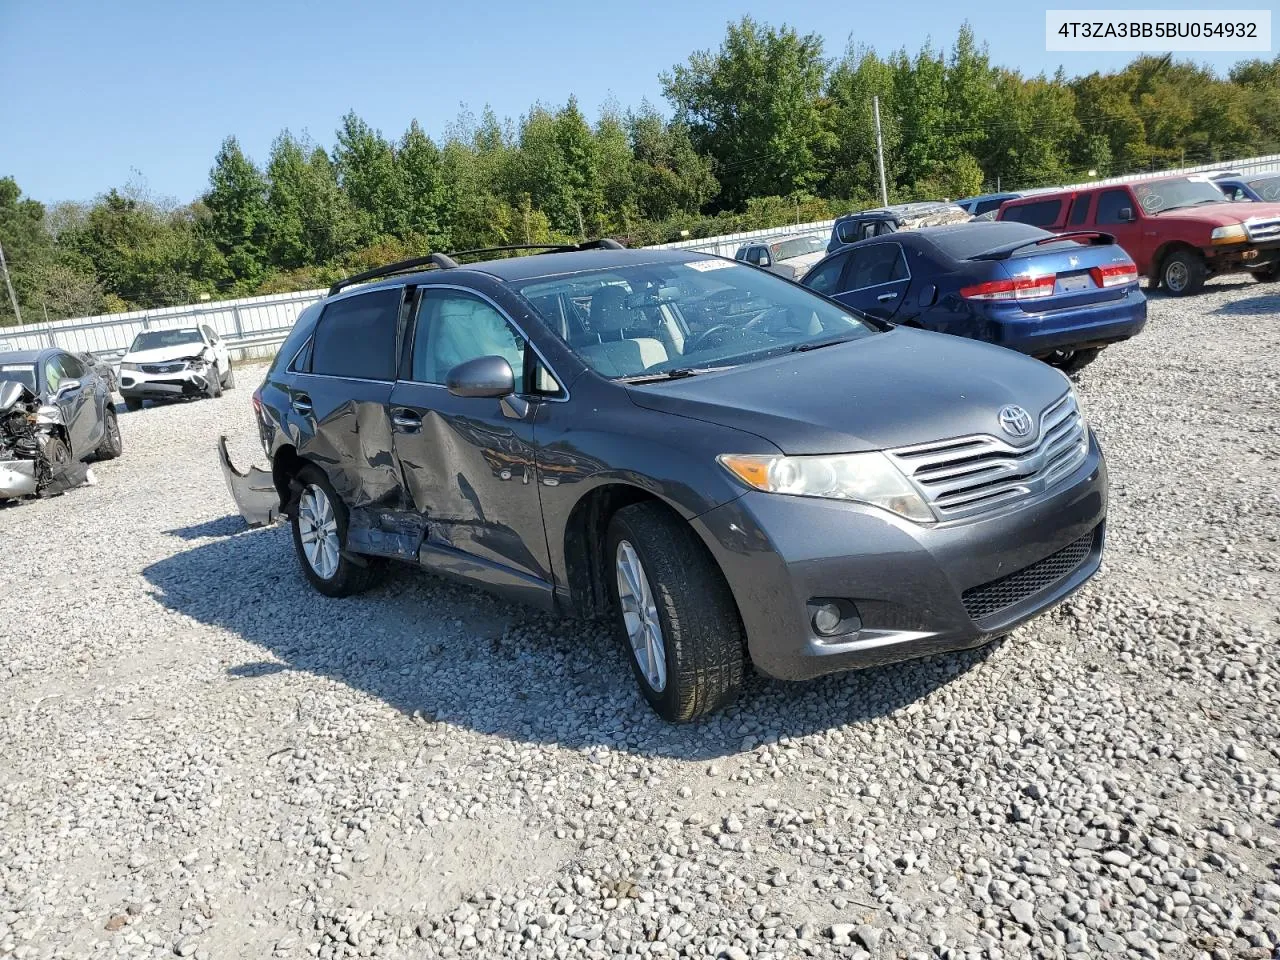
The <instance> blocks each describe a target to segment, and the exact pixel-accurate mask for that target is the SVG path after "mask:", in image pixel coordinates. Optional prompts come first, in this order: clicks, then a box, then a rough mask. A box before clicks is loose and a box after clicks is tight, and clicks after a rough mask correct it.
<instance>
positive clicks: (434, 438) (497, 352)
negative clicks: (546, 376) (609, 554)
mask: <svg viewBox="0 0 1280 960" xmlns="http://www.w3.org/2000/svg"><path fill="white" fill-rule="evenodd" d="M525 353H526V345H525V341H524V338H523V337H522V336H521V334H520V333H519V332H518V331H517V330H516V329H515V328H514V327H513V326H512V325H511V324H510V323H509V322H508V321H507V320H506V318H505V317H504V316H503V315H502V313H501V312H499V311H498V309H497V308H496V307H495V306H493V305H492V304H491V303H490V302H488V301H487V300H485V299H483V298H481V297H478V296H476V295H474V294H472V293H468V292H465V291H462V290H459V289H456V288H451V287H425V288H423V289H422V290H421V291H420V295H419V302H418V307H417V310H416V316H415V317H414V322H413V325H412V346H411V348H410V349H409V351H408V354H409V355H408V357H407V363H406V365H405V369H403V370H402V372H401V380H400V381H399V382H398V383H397V384H396V386H395V389H394V390H393V391H392V394H391V407H390V413H391V424H392V432H393V436H394V444H395V451H396V456H397V458H398V459H399V461H400V465H401V468H402V470H403V475H404V482H405V486H406V490H407V493H408V495H409V500H410V502H411V503H412V505H413V508H414V509H415V510H417V511H419V512H421V513H423V514H425V515H426V520H427V541H426V544H425V545H424V547H423V553H422V555H421V560H422V562H423V563H424V564H425V565H427V566H432V567H436V568H440V569H445V570H446V571H447V570H448V569H449V568H450V566H451V565H453V567H454V569H457V570H458V572H464V565H465V572H466V573H467V574H468V575H469V576H473V577H475V576H480V577H481V578H482V579H487V580H489V582H490V583H491V584H492V585H493V586H496V587H506V588H508V589H509V590H511V591H513V592H515V593H519V594H522V595H523V599H526V600H529V601H532V602H535V603H536V602H540V601H543V600H545V601H547V602H549V600H550V583H551V573H550V570H549V565H548V557H547V540H546V532H545V530H544V529H543V525H542V510H541V506H540V502H539V497H538V487H537V478H536V472H535V468H534V435H533V434H534V427H533V415H534V412H535V411H536V409H537V406H536V405H534V406H533V407H532V408H526V406H525V405H523V404H521V405H520V406H521V408H522V409H523V410H524V412H525V415H524V416H516V415H514V414H515V413H516V411H515V410H514V409H512V406H511V405H509V404H504V403H503V401H501V400H498V399H494V398H492V397H484V398H481V397H457V396H454V395H452V394H451V393H450V392H449V390H448V388H447V387H446V386H445V381H446V379H447V377H448V374H449V371H450V370H452V369H453V368H454V367H456V366H457V365H458V364H461V363H464V362H465V361H467V360H473V359H476V358H477V357H484V356H499V357H502V358H503V359H505V360H506V361H507V362H508V363H509V364H510V365H511V369H512V371H513V373H514V374H515V383H516V390H517V392H523V386H522V385H523V383H524V377H525Z"/></svg>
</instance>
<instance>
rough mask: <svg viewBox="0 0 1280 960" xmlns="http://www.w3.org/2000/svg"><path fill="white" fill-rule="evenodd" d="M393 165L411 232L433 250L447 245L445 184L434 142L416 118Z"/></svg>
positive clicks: (405, 135)
mask: <svg viewBox="0 0 1280 960" xmlns="http://www.w3.org/2000/svg"><path fill="white" fill-rule="evenodd" d="M396 167H397V172H398V179H399V181H400V184H401V189H402V203H403V204H404V206H403V210H402V211H401V214H402V221H403V224H404V227H405V229H406V230H407V231H408V232H409V233H410V234H412V235H416V236H420V237H422V238H423V240H424V241H425V243H426V245H427V246H429V247H430V248H431V249H433V250H439V249H444V248H445V247H447V246H448V245H449V234H448V230H447V229H446V225H445V220H446V205H447V192H448V191H447V187H446V184H445V180H444V170H443V166H442V163H441V159H440V148H439V147H437V146H436V145H435V142H434V141H432V139H431V138H430V137H428V136H427V135H426V134H425V133H423V132H422V128H421V127H420V126H418V121H417V120H414V121H413V122H412V123H410V124H409V129H408V130H406V131H405V134H404V136H403V137H402V138H401V140H400V148H399V150H398V151H397V152H396Z"/></svg>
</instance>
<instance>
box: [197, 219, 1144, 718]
mask: <svg viewBox="0 0 1280 960" xmlns="http://www.w3.org/2000/svg"><path fill="white" fill-rule="evenodd" d="M985 226H991V225H985ZM995 226H996V228H997V229H998V230H999V231H1000V232H1001V235H1002V237H1005V241H1004V243H1003V246H1001V247H1000V248H999V249H998V250H997V249H996V248H995V247H989V246H988V247H984V246H983V245H982V244H981V243H979V244H977V245H976V246H974V245H972V244H970V245H966V244H965V243H964V242H962V241H963V236H964V235H963V233H962V232H960V231H961V228H960V227H939V228H933V233H932V234H930V233H929V232H928V231H925V230H921V231H918V235H919V236H920V237H925V236H930V235H932V236H934V237H935V238H937V237H942V238H944V239H943V240H937V239H935V240H933V241H930V243H932V244H933V246H926V245H921V246H918V247H917V246H916V245H915V237H916V236H917V233H907V232H902V233H897V234H893V235H891V236H889V237H887V238H882V237H877V238H876V239H875V240H874V241H871V242H870V243H869V244H867V245H865V246H864V245H857V244H855V245H853V246H851V247H849V248H848V250H843V249H842V250H841V251H839V252H838V253H837V254H836V255H835V256H836V257H837V258H841V259H840V262H839V271H838V273H839V276H840V278H841V279H840V280H838V281H836V282H835V283H834V285H833V286H832V290H834V292H835V293H837V294H840V293H842V292H844V291H841V290H838V289H835V288H836V287H838V286H840V284H841V283H843V282H845V281H844V280H843V278H844V277H846V276H852V277H854V278H862V277H863V276H864V275H874V276H876V277H879V276H881V274H884V275H885V276H886V277H887V280H886V281H885V282H886V283H888V284H889V285H890V286H889V287H886V288H884V289H885V290H890V289H892V290H895V291H900V292H899V293H898V297H899V298H902V299H906V298H907V297H908V296H910V297H911V298H913V299H914V300H915V301H916V302H917V303H918V302H922V301H924V300H931V301H936V302H937V303H942V302H943V301H946V302H947V303H953V302H954V301H955V298H957V297H958V298H959V299H960V300H962V301H965V302H966V303H968V302H970V301H972V302H975V303H984V302H985V303H992V304H1000V303H1001V302H1002V301H1004V300H1006V299H1007V300H1008V302H1007V303H1004V306H1005V307H1007V308H1009V309H1020V298H1019V294H1021V293H1023V292H1025V291H1027V290H1029V289H1030V288H1029V287H1027V286H1026V285H1025V283H1024V282H1023V281H1024V277H1025V275H1026V270H1025V269H1024V267H1025V265H1026V263H1027V262H1032V261H1036V258H1038V257H1051V258H1053V260H1054V262H1057V261H1059V260H1061V261H1062V262H1063V263H1064V264H1065V265H1067V266H1071V263H1070V258H1071V257H1073V256H1074V257H1079V258H1082V260H1081V263H1080V265H1079V270H1076V269H1075V268H1074V267H1072V269H1070V270H1068V269H1065V268H1063V269H1061V270H1060V271H1059V272H1060V273H1061V274H1062V280H1061V281H1060V280H1056V279H1055V281H1054V286H1053V290H1052V291H1050V293H1049V295H1050V296H1053V297H1058V296H1061V297H1065V298H1067V299H1066V300H1064V301H1063V303H1064V305H1066V306H1064V309H1069V308H1070V307H1069V303H1074V302H1075V301H1074V299H1073V298H1076V297H1079V296H1080V293H1079V291H1078V290H1073V289H1072V283H1069V282H1067V281H1068V280H1069V279H1070V278H1071V277H1075V276H1077V275H1083V276H1085V277H1088V278H1092V277H1093V272H1094V271H1097V272H1098V273H1099V275H1101V276H1104V277H1108V278H1109V277H1111V276H1112V274H1111V273H1109V272H1107V271H1109V270H1111V268H1112V267H1114V266H1117V265H1119V266H1126V264H1125V263H1124V262H1122V261H1121V260H1120V257H1121V256H1122V255H1121V254H1120V253H1119V250H1118V248H1117V247H1116V246H1115V245H1114V244H1112V243H1109V242H1103V241H1102V240H1101V239H1098V240H1097V241H1096V242H1094V240H1088V241H1086V240H1084V238H1078V239H1073V238H1050V239H1051V242H1050V243H1047V244H1045V243H1041V242H1040V240H1041V239H1042V238H1041V237H1040V232H1039V231H1032V228H1028V227H1021V226H1015V225H1012V224H1001V225H995ZM944 231H946V232H944ZM947 237H950V238H951V239H950V240H947V239H945V238H947ZM883 240H887V241H889V243H882V242H881V241H883ZM984 242H985V241H984ZM890 245H891V246H892V248H893V249H892V252H893V257H891V258H890V257H888V256H887V252H888V251H889V247H890ZM489 253H491V252H490V251H472V252H470V253H469V256H471V257H474V258H477V259H476V260H475V261H473V262H465V263H459V262H458V261H457V260H455V259H454V258H452V257H449V256H445V255H442V254H434V255H432V256H430V257H423V258H418V259H415V260H409V261H404V262H401V263H396V264H390V265H388V266H387V267H384V268H380V269H377V270H372V271H367V272H365V273H363V274H359V275H357V276H355V277H352V278H348V279H347V280H345V281H341V282H339V283H337V284H335V285H334V286H333V288H332V289H331V290H330V292H329V296H328V297H326V298H325V299H324V300H322V301H321V302H318V303H316V304H313V305H312V306H309V307H308V308H307V309H306V310H304V311H303V312H302V314H301V316H300V317H299V319H298V321H297V323H296V324H295V326H294V327H293V329H292V331H291V332H290V334H289V335H288V337H287V339H286V340H285V342H284V344H283V345H282V347H281V349H280V351H279V353H278V354H277V356H276V359H275V360H274V362H273V363H272V364H271V367H270V369H269V371H268V372H267V374H266V377H265V380H264V381H263V383H262V384H261V386H260V387H259V388H258V389H257V390H256V391H255V392H254V395H253V406H254V413H255V416H256V418H257V422H258V428H259V432H260V436H261V439H262V443H263V449H264V451H265V453H266V455H267V457H268V460H269V466H268V468H267V469H259V468H253V469H250V470H248V471H245V472H242V471H240V470H238V469H237V468H236V467H234V466H233V465H232V463H231V461H230V459H229V457H228V455H227V447H226V442H225V438H223V441H222V442H221V443H220V444H219V451H220V457H221V461H222V466H223V472H224V476H225V478H226V480H227V483H228V486H229V488H230V490H231V492H232V495H233V497H234V498H235V499H236V502H237V504H238V505H239V506H240V508H241V510H242V512H243V513H244V515H245V517H246V519H248V520H250V522H254V523H261V522H270V521H272V520H273V519H275V518H276V517H278V516H285V517H287V518H288V520H289V523H290V525H291V527H292V534H293V544H294V550H295V552H296V554H297V558H298V562H299V564H300V567H301V571H302V573H303V575H304V576H305V577H306V579H307V580H308V581H309V582H310V583H311V584H312V585H313V586H314V587H315V589H317V590H318V591H320V592H321V593H324V594H327V595H329V596H345V595H349V594H353V593H356V592H359V591H361V590H364V589H365V588H367V587H368V586H369V585H370V584H372V583H373V582H375V581H376V580H377V579H378V577H379V576H380V574H381V571H382V570H383V568H384V566H385V564H386V563H387V562H389V561H392V560H396V561H403V562H408V563H411V564H415V565H418V566H421V567H423V568H426V569H429V570H434V571H436V572H439V573H442V574H445V575H448V576H451V577H456V578H461V579H463V580H465V581H467V582H470V583H473V584H476V585H479V586H482V587H486V588H488V589H490V590H493V591H495V592H497V593H499V594H501V595H503V596H506V597H508V598H512V599H517V600H521V601H525V602H529V603H532V604H534V605H537V606H540V607H542V608H544V609H548V610H552V611H555V612H558V613H563V614H575V615H581V616H594V615H608V616H611V617H612V618H613V622H614V623H615V625H616V629H617V632H618V635H619V639H620V642H621V645H622V648H623V649H624V650H625V651H626V655H627V657H628V659H629V661H630V665H631V669H632V671H633V673H634V675H635V678H636V681H637V684H638V686H639V688H640V691H641V693H642V694H643V696H644V697H645V698H646V699H647V700H648V702H649V703H650V704H651V705H652V706H653V707H654V709H655V710H656V711H657V712H658V713H659V714H660V715H661V716H663V717H664V718H666V719H668V720H671V721H682V720H690V719H693V718H695V717H698V716H700V715H702V714H705V713H707V712H709V711H712V710H716V709H718V708H720V707H722V706H724V705H725V704H727V703H729V702H730V701H732V700H733V698H734V697H735V695H736V694H737V692H738V690H739V688H740V686H741V683H742V680H743V677H744V674H745V672H746V671H747V669H748V666H749V665H753V666H754V667H755V668H756V669H757V670H759V671H761V672H763V673H765V674H767V675H770V676H773V677H780V678H786V679H796V680H799V679H805V678H810V677H816V676H820V675H822V674H827V673H831V672H833V671H840V670H847V669H852V668H858V667H868V666H874V665H877V664H882V663H887V662H891V661H894V660H901V659H904V658H909V657H916V656H923V655H927V654H934V653H939V652H942V651H947V650H955V649H958V648H963V647H970V646H974V645H978V644H982V643H986V642H988V641H989V640H991V639H992V638H994V637H998V636H1001V635H1003V634H1005V633H1007V632H1009V631H1010V630H1011V629H1013V628H1014V627H1015V626H1017V625H1018V624H1020V623H1022V622H1024V621H1025V620H1027V619H1029V618H1031V617H1034V616H1036V615H1038V614H1039V613H1041V612H1043V611H1044V610H1046V609H1048V608H1049V607H1051V606H1053V605H1055V604H1057V603H1059V602H1060V601H1062V600H1063V599H1064V598H1065V597H1067V596H1069V595H1070V594H1071V593H1073V592H1074V591H1075V590H1077V589H1079V588H1080V586H1081V585H1082V584H1084V583H1085V582H1086V581H1087V580H1088V579H1089V578H1090V577H1092V576H1093V574H1094V573H1095V572H1096V571H1097V569H1098V567H1099V564H1100V562H1101V556H1102V550H1103V544H1104V539H1105V521H1106V512H1107V472H1106V465H1105V462H1104V460H1103V456H1102V452H1101V450H1100V449H1099V447H1098V442H1097V439H1096V437H1095V436H1094V435H1093V433H1092V431H1091V430H1090V429H1089V427H1088V425H1087V423H1086V422H1085V419H1084V415H1083V412H1082V411H1081V409H1080V406H1079V404H1078V403H1077V400H1076V396H1075V391H1074V389H1073V387H1072V385H1071V382H1070V380H1069V379H1068V378H1066V377H1065V376H1063V375H1062V373H1060V372H1059V371H1056V370H1054V369H1052V368H1051V367H1049V366H1047V365H1045V364H1043V363H1039V362H1037V361H1035V360H1033V359H1031V358H1029V357H1026V356H1022V355H1020V354H1019V353H1017V352H1015V351H1014V350H1008V349H1003V348H1001V347H998V346H994V345H991V344H987V343H981V342H977V341H975V340H973V339H966V338H962V337H956V336H942V335H939V334H936V333H933V332H930V331H928V330H925V329H912V328H910V327H908V326H905V325H895V324H893V323H889V322H887V321H886V320H884V319H882V318H881V317H880V316H877V315H876V312H875V311H874V310H871V311H867V312H862V311H861V310H858V309H854V308H852V307H850V306H847V305H845V304H844V303H842V302H840V301H838V300H837V299H832V298H831V297H828V296H824V295H821V294H819V293H817V292H815V291H814V290H812V289H809V288H806V287H804V286H801V285H798V284H796V283H793V282H790V281H788V280H787V279H785V278H783V277H780V276H777V275H776V274H775V273H774V272H772V271H770V270H767V269H757V268H756V267H754V266H751V265H749V264H748V263H746V262H735V261H734V260H730V259H726V258H721V257H715V256H709V255H706V254H700V253H694V252H689V251H681V250H625V249H622V248H621V246H620V245H619V244H617V243H615V242H613V241H608V240H604V241H595V242H593V243H587V244H582V245H579V246H576V247H571V248H566V247H559V248H549V249H547V250H546V251H545V252H540V253H537V254H534V255H526V256H516V257H509V256H504V257H502V258H500V259H483V260H481V259H479V258H481V257H484V256H485V255H486V254H489ZM492 253H494V254H496V251H494V252H492ZM863 253H866V254H867V256H868V259H867V260H866V261H865V262H864V261H863V260H862V255H863ZM460 256H461V255H459V257H460ZM770 256H771V259H772V253H771V254H770ZM782 259H784V260H785V259H786V258H782ZM926 260H929V261H935V260H936V262H937V263H938V264H939V265H940V266H939V269H940V270H941V269H943V265H947V264H949V265H960V268H961V269H962V270H963V271H965V272H966V277H965V278H964V279H963V280H960V281H957V282H958V283H959V286H958V287H956V288H955V292H954V294H953V293H952V292H951V291H952V287H951V286H947V284H946V283H944V282H943V281H942V279H941V274H939V277H938V278H937V279H936V280H925V279H924V276H923V274H924V267H923V264H924V263H925V262H926ZM1086 261H1087V262H1086ZM824 262H829V261H824ZM1036 262H1038V261H1036ZM771 265H772V264H771ZM899 270H901V271H902V272H903V273H904V276H903V277H902V278H900V279H894V277H895V276H896V273H897V272H898V271H899ZM913 270H914V271H917V273H910V271H913ZM906 274H909V275H906ZM1115 276H1118V277H1122V279H1123V282H1121V283H1117V284H1115V285H1113V286H1112V287H1105V286H1104V287H1103V288H1102V289H1104V290H1108V291H1110V292H1108V293H1107V294H1105V296H1110V295H1112V294H1115V295H1117V296H1122V297H1129V296H1135V297H1140V296H1141V295H1140V294H1138V293H1137V292H1136V290H1134V289H1132V271H1131V270H1130V271H1129V273H1128V274H1123V275H1122V274H1119V273H1117V274H1115ZM917 278H918V279H919V281H920V282H919V288H918V290H917V288H916V286H915V284H916V282H917ZM894 284H897V286H893V285H894ZM983 285H992V286H989V287H986V288H984V289H986V290H987V292H989V293H990V294H991V295H992V298H991V299H989V300H986V301H984V300H983V299H982V297H983V294H982V293H981V292H979V293H978V294H976V295H975V294H974V292H973V291H971V290H970V292H969V295H968V296H962V295H961V291H966V290H969V288H972V287H983ZM1059 287H1061V290H1059ZM928 288H932V289H933V293H932V294H927V293H926V291H927V290H928ZM1035 289H1036V291H1039V290H1040V289H1041V285H1040V284H1038V283H1037V284H1036V288H1035ZM943 291H946V292H943ZM1006 292H1007V293H1008V294H1010V297H1009V298H1005V297H1004V294H1005V293H1006ZM878 297H879V294H877V295H876V296H875V297H873V298H872V302H874V303H876V304H883V303H884V301H880V300H879V299H878ZM930 305H931V306H932V305H933V304H932V303H931V304H930ZM881 312H883V311H881ZM993 316H994V314H993ZM1032 323H1034V321H1032Z"/></svg>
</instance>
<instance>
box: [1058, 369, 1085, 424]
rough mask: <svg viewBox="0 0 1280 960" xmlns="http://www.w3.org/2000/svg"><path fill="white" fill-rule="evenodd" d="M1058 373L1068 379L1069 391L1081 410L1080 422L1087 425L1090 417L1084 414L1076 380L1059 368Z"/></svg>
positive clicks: (1077, 408) (1077, 407)
mask: <svg viewBox="0 0 1280 960" xmlns="http://www.w3.org/2000/svg"><path fill="white" fill-rule="evenodd" d="M1054 369H1055V370H1056V369H1057V368H1056V367H1055V368H1054ZM1058 373H1059V374H1060V375H1061V376H1062V379H1063V380H1065V381H1067V393H1068V394H1070V395H1071V399H1072V400H1074V401H1075V402H1076V410H1078V411H1079V412H1080V422H1081V423H1083V424H1084V425H1085V426H1086V427H1087V426H1088V425H1089V418H1088V417H1086V416H1085V415H1084V404H1083V403H1082V402H1081V400H1080V394H1079V393H1077V392H1076V385H1075V382H1074V381H1073V380H1072V379H1071V376H1070V375H1069V374H1067V373H1066V372H1064V371H1062V370H1058Z"/></svg>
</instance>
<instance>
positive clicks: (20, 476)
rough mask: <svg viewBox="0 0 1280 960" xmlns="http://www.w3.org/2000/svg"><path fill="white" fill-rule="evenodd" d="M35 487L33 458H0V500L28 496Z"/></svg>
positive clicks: (36, 485) (34, 490)
mask: <svg viewBox="0 0 1280 960" xmlns="http://www.w3.org/2000/svg"><path fill="white" fill-rule="evenodd" d="M37 487H38V481H37V480H36V462H35V461H34V460H0V500H8V499H11V498H15V497H29V496H31V495H32V494H33V493H35V492H36V489H37Z"/></svg>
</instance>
